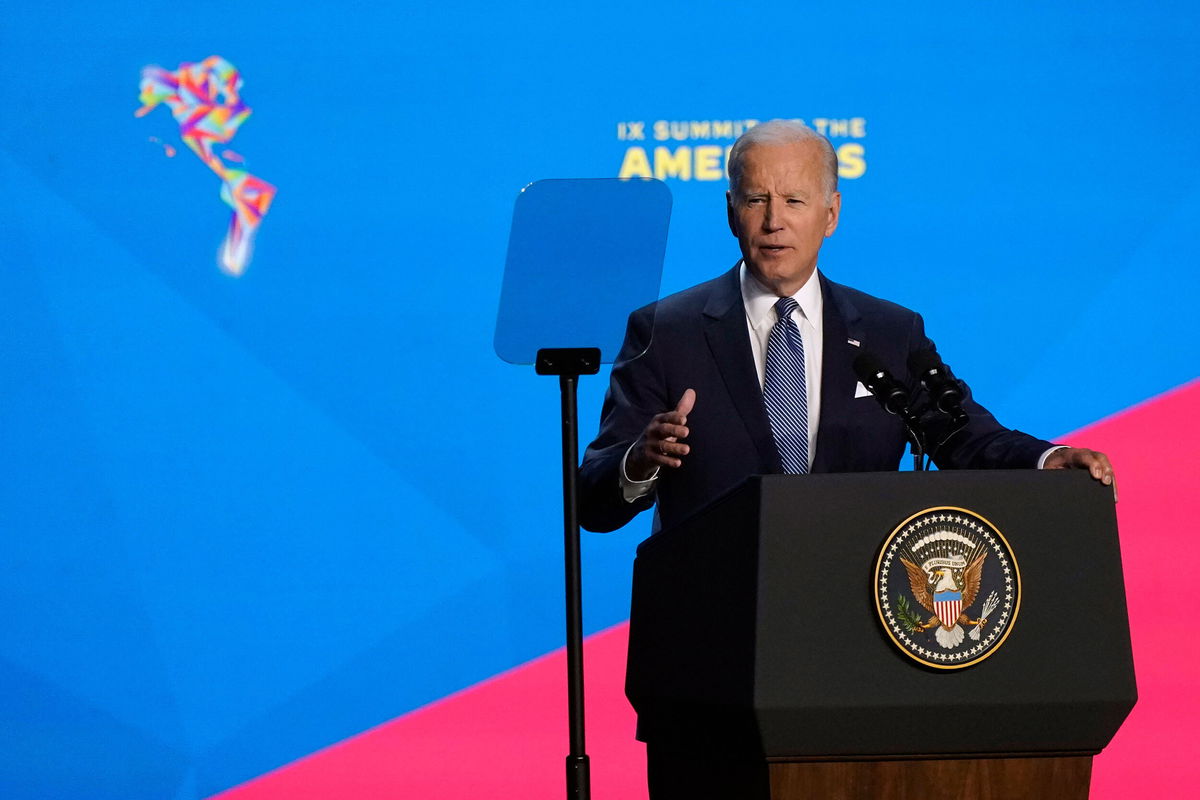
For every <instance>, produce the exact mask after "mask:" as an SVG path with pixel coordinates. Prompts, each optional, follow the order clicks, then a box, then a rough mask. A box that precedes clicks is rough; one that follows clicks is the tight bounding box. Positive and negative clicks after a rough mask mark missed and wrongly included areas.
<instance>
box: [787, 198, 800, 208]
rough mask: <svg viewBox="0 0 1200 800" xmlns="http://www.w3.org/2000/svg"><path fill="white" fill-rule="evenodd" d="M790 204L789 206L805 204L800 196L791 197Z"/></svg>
mask: <svg viewBox="0 0 1200 800" xmlns="http://www.w3.org/2000/svg"><path fill="white" fill-rule="evenodd" d="M788 205H789V206H802V205H804V201H803V200H800V199H799V198H796V197H789V198H788Z"/></svg>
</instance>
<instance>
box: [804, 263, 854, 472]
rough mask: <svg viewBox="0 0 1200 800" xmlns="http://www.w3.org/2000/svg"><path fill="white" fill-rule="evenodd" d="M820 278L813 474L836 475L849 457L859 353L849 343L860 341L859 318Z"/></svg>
mask: <svg viewBox="0 0 1200 800" xmlns="http://www.w3.org/2000/svg"><path fill="white" fill-rule="evenodd" d="M820 278H821V294H822V297H823V301H824V311H823V312H822V313H823V315H824V324H823V326H822V327H823V332H822V336H823V338H824V343H823V344H822V349H821V422H820V425H819V427H818V430H817V453H816V458H815V459H814V460H813V467H812V471H813V472H839V471H842V470H843V469H844V464H843V462H845V461H846V459H848V458H850V456H851V455H852V454H851V453H850V451H849V447H850V443H849V441H848V440H847V431H848V430H849V425H848V423H847V419H848V416H849V412H850V405H851V403H852V402H853V398H854V388H855V384H856V383H857V382H858V378H857V377H855V375H854V366H853V364H854V358H855V357H856V356H857V355H858V354H859V352H861V351H860V349H859V348H858V347H855V346H854V345H852V344H850V343H849V341H848V340H850V339H854V340H856V341H862V338H863V337H862V332H861V330H860V327H859V322H860V319H861V316H860V315H859V313H858V309H857V308H855V307H854V304H853V303H851V302H850V298H849V297H848V296H847V295H846V293H845V292H844V291H843V290H842V287H841V286H839V285H838V284H836V283H833V282H832V281H830V280H828V279H826V277H825V276H824V275H820Z"/></svg>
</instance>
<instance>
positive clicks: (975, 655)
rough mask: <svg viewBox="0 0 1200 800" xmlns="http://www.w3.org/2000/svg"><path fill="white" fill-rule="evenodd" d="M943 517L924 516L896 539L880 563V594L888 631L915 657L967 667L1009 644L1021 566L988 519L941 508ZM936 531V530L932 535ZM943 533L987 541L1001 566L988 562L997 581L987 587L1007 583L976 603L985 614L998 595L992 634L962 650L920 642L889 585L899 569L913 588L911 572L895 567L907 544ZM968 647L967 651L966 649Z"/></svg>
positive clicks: (899, 576) (990, 625) (990, 621)
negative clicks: (1000, 644)
mask: <svg viewBox="0 0 1200 800" xmlns="http://www.w3.org/2000/svg"><path fill="white" fill-rule="evenodd" d="M947 511H949V513H947ZM937 512H938V513H926V514H922V515H921V516H919V517H917V518H916V519H913V520H911V521H910V522H909V523H908V524H906V525H905V526H904V527H903V528H901V529H900V530H899V531H897V532H896V533H895V534H894V535H893V536H892V539H891V541H890V542H889V543H888V544H887V547H886V548H885V550H884V552H883V554H882V558H881V559H880V567H881V568H880V570H879V585H878V586H877V587H876V595H877V600H878V603H879V609H880V613H881V615H882V617H883V619H884V624H885V626H886V627H887V628H888V630H889V632H890V633H891V634H892V636H893V638H894V639H895V640H896V641H897V642H898V643H900V644H902V646H903V647H905V648H906V649H907V651H908V653H909V654H910V655H912V656H914V657H917V660H923V661H924V662H925V663H928V664H932V665H934V666H937V665H945V666H966V665H967V664H969V663H972V662H974V661H976V660H978V659H979V658H981V657H982V656H984V655H985V654H987V652H988V651H989V650H990V649H991V648H992V646H993V645H995V644H996V643H997V642H999V641H1001V640H1003V638H1004V637H1005V635H1007V629H1008V626H1009V623H1010V622H1011V620H1012V617H1013V613H1014V611H1015V606H1016V600H1017V592H1016V588H1017V587H1016V583H1015V581H1014V577H1015V572H1016V567H1015V564H1014V563H1013V562H1012V560H1011V558H1010V556H1009V553H1008V552H1007V549H1008V548H1007V543H1006V542H1004V540H1003V537H1002V536H1000V534H999V532H998V531H996V530H995V529H994V528H992V527H991V525H989V524H988V523H987V522H986V521H985V520H983V519H981V518H978V517H975V516H973V515H969V514H964V513H955V512H954V511H952V510H946V509H937ZM931 527H932V528H934V530H930V528H931ZM937 529H941V530H943V531H945V532H947V533H955V534H959V535H961V536H965V537H967V538H968V539H971V540H973V541H980V540H982V541H983V542H986V543H987V546H988V547H987V550H988V556H994V557H995V564H996V566H995V567H992V566H990V565H989V564H988V563H987V561H985V565H984V570H985V573H986V574H989V575H992V576H994V579H993V580H991V581H985V583H990V584H992V585H995V584H996V581H997V580H1003V584H1004V588H1003V593H1002V594H1000V593H999V592H998V591H991V592H987V593H985V591H984V590H983V589H982V588H981V589H980V592H979V595H980V596H979V597H977V598H976V600H975V602H973V603H972V607H974V606H976V605H978V606H979V609H980V610H982V608H983V604H984V603H985V602H987V600H985V599H984V598H985V597H991V596H992V595H995V596H996V599H997V602H998V605H997V607H996V608H994V609H993V610H992V611H991V612H990V613H989V614H988V615H987V620H988V621H987V624H986V630H985V631H984V633H983V636H982V637H981V638H980V640H979V641H974V640H971V639H964V642H963V643H962V644H959V645H957V647H961V648H962V649H950V650H947V649H945V648H941V647H927V646H926V645H927V644H928V642H924V641H919V640H917V639H915V638H914V637H913V636H912V635H910V634H909V633H908V632H907V631H906V630H905V629H904V628H902V627H901V625H900V623H899V621H898V620H897V618H896V613H897V612H896V611H895V610H894V609H893V607H892V598H890V597H889V596H888V585H889V583H890V582H891V579H892V577H893V574H892V572H893V568H895V569H896V570H898V574H897V575H896V576H894V577H895V578H896V582H897V583H898V585H901V586H904V587H906V588H907V586H908V577H907V573H906V572H905V571H904V570H903V567H902V566H895V564H896V562H898V561H899V558H900V557H899V553H900V551H901V549H902V548H904V546H905V544H906V543H907V542H911V541H914V540H916V539H918V538H921V537H922V536H926V535H930V534H936V533H938V532H939V531H938V530H937ZM910 557H911V555H910ZM989 560H990V559H989ZM997 588H998V587H997ZM899 596H906V595H905V594H903V593H902V594H900V595H897V597H899ZM908 602H909V605H910V607H911V606H912V605H915V604H914V602H913V599H912V598H911V597H910V598H908ZM963 611H964V612H965V611H966V609H963ZM964 644H965V645H967V646H965V647H964V646H963V645H964Z"/></svg>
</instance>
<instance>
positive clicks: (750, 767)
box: [647, 746, 1092, 800]
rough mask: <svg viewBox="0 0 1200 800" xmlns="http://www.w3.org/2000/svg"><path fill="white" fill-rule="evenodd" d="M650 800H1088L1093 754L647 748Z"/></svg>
mask: <svg viewBox="0 0 1200 800" xmlns="http://www.w3.org/2000/svg"><path fill="white" fill-rule="evenodd" d="M647 756H648V760H649V785H650V800H685V799H686V800H701V799H702V800H918V798H924V797H935V796H936V797H954V798H960V799H961V800H1041V799H1042V798H1044V799H1045V800H1087V797H1088V789H1089V785H1090V783H1091V775H1092V757H1091V756H1059V757H1037V758H977V759H975V758H954V759H915V758H914V759H907V760H893V761H860V760H856V761H812V760H806V761H785V760H771V761H763V760H754V759H736V760H730V759H724V758H714V757H709V756H700V755H696V754H684V753H675V752H669V751H662V750H659V749H657V748H654V747H653V746H651V747H649V748H648V749H647Z"/></svg>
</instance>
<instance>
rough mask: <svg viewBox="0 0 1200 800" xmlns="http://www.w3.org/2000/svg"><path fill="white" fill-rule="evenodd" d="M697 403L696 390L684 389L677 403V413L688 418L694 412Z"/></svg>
mask: <svg viewBox="0 0 1200 800" xmlns="http://www.w3.org/2000/svg"><path fill="white" fill-rule="evenodd" d="M695 405H696V390H695V389H684V391H683V394H682V395H681V396H680V398H679V402H678V403H676V404H675V413H676V414H679V415H680V416H682V417H684V418H686V417H687V415H688V414H690V413H692V408H693V407H695Z"/></svg>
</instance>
